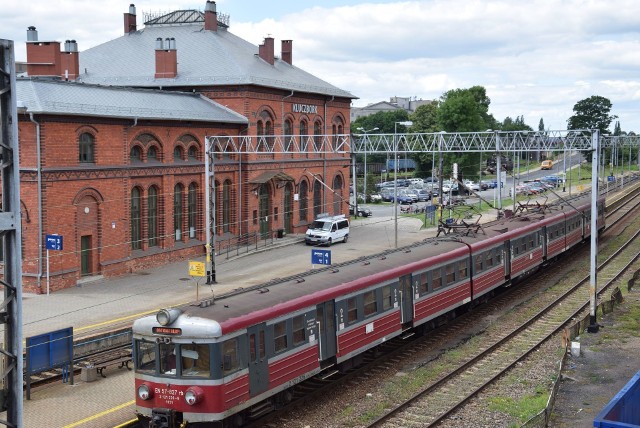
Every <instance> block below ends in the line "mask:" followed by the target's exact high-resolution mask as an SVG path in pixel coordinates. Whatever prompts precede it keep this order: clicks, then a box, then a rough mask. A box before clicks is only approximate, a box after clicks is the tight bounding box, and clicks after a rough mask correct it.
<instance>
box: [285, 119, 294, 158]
mask: <svg viewBox="0 0 640 428" xmlns="http://www.w3.org/2000/svg"><path fill="white" fill-rule="evenodd" d="M292 134H293V123H291V120H289V119H287V120H285V121H284V149H285V150H286V151H287V152H290V151H292V150H293V135H292Z"/></svg>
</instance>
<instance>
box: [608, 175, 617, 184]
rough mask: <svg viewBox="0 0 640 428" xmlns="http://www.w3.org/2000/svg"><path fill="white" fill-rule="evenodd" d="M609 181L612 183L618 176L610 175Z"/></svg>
mask: <svg viewBox="0 0 640 428" xmlns="http://www.w3.org/2000/svg"><path fill="white" fill-rule="evenodd" d="M607 181H608V182H609V183H612V182H614V181H616V177H615V176H614V175H610V176H608V177H607Z"/></svg>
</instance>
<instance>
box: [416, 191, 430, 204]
mask: <svg viewBox="0 0 640 428" xmlns="http://www.w3.org/2000/svg"><path fill="white" fill-rule="evenodd" d="M416 193H417V194H418V201H421V202H422V201H429V200H431V192H430V191H428V190H427V189H419V190H417V191H416Z"/></svg>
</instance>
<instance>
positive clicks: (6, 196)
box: [0, 39, 24, 427]
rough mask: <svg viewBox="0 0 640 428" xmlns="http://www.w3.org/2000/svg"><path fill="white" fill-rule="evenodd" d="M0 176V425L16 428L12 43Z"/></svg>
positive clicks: (3, 57)
mask: <svg viewBox="0 0 640 428" xmlns="http://www.w3.org/2000/svg"><path fill="white" fill-rule="evenodd" d="M0 49H1V50H0V126H1V129H2V131H1V133H0V151H1V153H0V156H1V161H0V174H2V208H1V210H0V234H1V235H2V241H3V242H2V245H3V247H4V248H3V249H4V280H2V281H0V282H1V283H2V285H3V288H4V301H3V302H2V305H0V322H3V323H4V324H5V328H4V330H5V334H4V349H2V350H1V351H2V358H3V359H4V363H5V364H4V373H3V377H4V378H3V381H4V387H3V389H2V397H0V409H1V410H3V411H6V412H7V420H6V421H0V423H2V424H4V425H6V426H10V427H22V426H24V425H23V422H22V416H23V404H22V388H23V386H22V382H23V381H22V370H23V362H22V250H21V244H20V243H21V242H22V237H21V229H20V224H21V218H20V169H19V164H18V116H17V109H16V78H15V58H14V53H13V52H14V51H13V41H11V40H2V39H0Z"/></svg>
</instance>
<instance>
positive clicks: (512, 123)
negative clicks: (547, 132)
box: [500, 116, 533, 131]
mask: <svg viewBox="0 0 640 428" xmlns="http://www.w3.org/2000/svg"><path fill="white" fill-rule="evenodd" d="M500 130H502V131H533V128H532V127H530V126H529V125H527V124H526V123H524V116H518V117H516V119H515V120H513V119H511V118H510V117H509V116H507V117H505V118H504V121H502V124H500Z"/></svg>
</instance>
